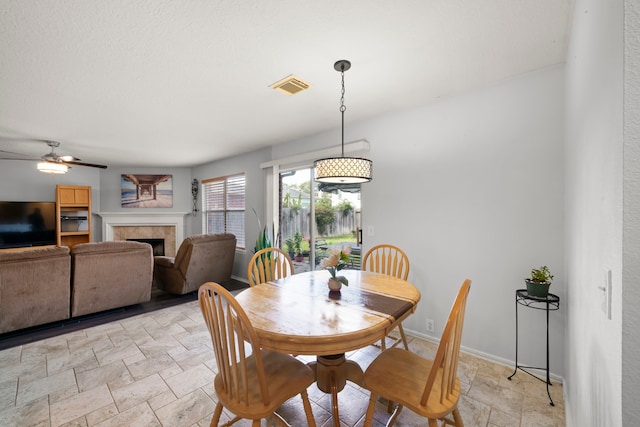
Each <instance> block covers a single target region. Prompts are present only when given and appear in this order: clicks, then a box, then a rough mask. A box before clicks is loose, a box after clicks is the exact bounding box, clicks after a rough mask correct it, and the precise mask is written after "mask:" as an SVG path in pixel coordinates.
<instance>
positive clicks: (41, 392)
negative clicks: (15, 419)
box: [16, 369, 76, 406]
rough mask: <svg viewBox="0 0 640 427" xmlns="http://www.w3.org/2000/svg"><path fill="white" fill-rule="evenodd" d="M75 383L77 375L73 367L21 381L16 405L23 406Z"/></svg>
mask: <svg viewBox="0 0 640 427" xmlns="http://www.w3.org/2000/svg"><path fill="white" fill-rule="evenodd" d="M75 385H76V377H75V375H74V373H73V370H72V369H69V370H66V371H63V372H60V373H58V374H55V375H51V376H49V377H45V378H41V379H37V380H34V381H24V382H23V381H20V383H19V384H18V394H17V397H16V405H18V406H22V405H24V404H25V403H27V402H29V401H31V400H35V399H38V398H40V397H42V396H46V395H48V394H50V393H53V392H55V391H56V390H61V389H64V388H67V387H71V386H75Z"/></svg>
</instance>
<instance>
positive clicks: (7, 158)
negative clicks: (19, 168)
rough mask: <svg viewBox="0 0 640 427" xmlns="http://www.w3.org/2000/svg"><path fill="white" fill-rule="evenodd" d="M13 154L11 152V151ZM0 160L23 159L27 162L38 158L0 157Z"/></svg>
mask: <svg viewBox="0 0 640 427" xmlns="http://www.w3.org/2000/svg"><path fill="white" fill-rule="evenodd" d="M11 154H13V153H11ZM0 160H25V161H29V162H35V161H38V160H40V159H36V158H35V157H0Z"/></svg>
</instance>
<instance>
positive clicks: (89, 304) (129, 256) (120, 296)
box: [71, 241, 153, 316]
mask: <svg viewBox="0 0 640 427" xmlns="http://www.w3.org/2000/svg"><path fill="white" fill-rule="evenodd" d="M71 256H72V288H71V289H72V295H71V315H72V316H80V315H84V314H90V313H96V312H99V311H104V310H109V309H113V308H119V307H125V306H128V305H133V304H138V303H141V302H146V301H149V300H150V299H151V284H152V278H153V253H152V249H151V245H149V244H148V243H141V242H135V241H116V242H93V243H82V244H79V245H75V246H73V247H72V248H71Z"/></svg>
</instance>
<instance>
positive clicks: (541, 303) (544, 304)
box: [508, 289, 560, 406]
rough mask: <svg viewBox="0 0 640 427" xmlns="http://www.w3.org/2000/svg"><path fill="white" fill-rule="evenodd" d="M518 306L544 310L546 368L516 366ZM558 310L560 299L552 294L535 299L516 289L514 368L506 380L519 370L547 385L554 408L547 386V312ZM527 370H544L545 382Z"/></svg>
mask: <svg viewBox="0 0 640 427" xmlns="http://www.w3.org/2000/svg"><path fill="white" fill-rule="evenodd" d="M518 305H523V306H525V307H529V308H533V309H536V310H545V311H546V313H547V366H546V368H538V367H535V366H523V365H518ZM559 308H560V297H558V296H557V295H554V294H548V295H547V296H546V297H536V296H533V295H529V294H528V293H527V290H526V289H518V290H517V291H516V367H515V369H514V370H513V374H511V375H510V376H509V377H508V379H509V380H511V378H512V377H513V376H514V375H515V374H516V372H518V369H520V370H521V371H522V372H526V373H527V374H529V375H531V376H532V377H534V378H535V379H538V380H540V381H542V382H546V383H547V396H549V404H550V405H551V406H555V404H554V403H553V399H551V393H549V386H550V385H553V384H551V380H550V379H549V311H553V310H558V309H559ZM527 369H540V370H546V372H547V379H546V381H545V380H543V379H542V378H540V377H538V376H536V375H534V374H532V373H531V372H529V371H527Z"/></svg>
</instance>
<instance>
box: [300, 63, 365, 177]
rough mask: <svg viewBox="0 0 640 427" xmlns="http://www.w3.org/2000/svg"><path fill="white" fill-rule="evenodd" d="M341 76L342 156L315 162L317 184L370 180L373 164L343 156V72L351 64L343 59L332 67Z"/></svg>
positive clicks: (357, 158)
mask: <svg viewBox="0 0 640 427" xmlns="http://www.w3.org/2000/svg"><path fill="white" fill-rule="evenodd" d="M333 68H334V69H335V70H336V71H340V74H341V76H342V96H341V97H340V113H341V115H342V156H340V157H327V158H324V159H319V160H316V161H315V162H314V164H313V166H314V168H315V179H316V181H318V182H326V183H331V184H360V183H363V182H369V181H371V179H372V172H373V162H372V161H371V160H369V159H363V158H360V157H345V156H344V112H345V110H346V109H347V107H345V105H344V72H345V71H347V70H348V69H349V68H351V62H349V61H347V60H345V59H343V60H340V61H338V62H336V63H335V64H334V65H333Z"/></svg>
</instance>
